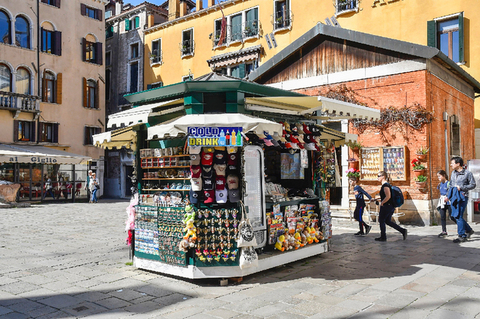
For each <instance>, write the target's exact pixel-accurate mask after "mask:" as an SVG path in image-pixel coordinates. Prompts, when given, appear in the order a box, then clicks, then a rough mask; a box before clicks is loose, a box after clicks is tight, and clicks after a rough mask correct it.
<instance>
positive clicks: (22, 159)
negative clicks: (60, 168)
mask: <svg viewBox="0 0 480 319" xmlns="http://www.w3.org/2000/svg"><path fill="white" fill-rule="evenodd" d="M8 162H10V163H35V164H56V163H57V159H56V158H53V157H40V156H31V157H28V156H12V157H9V160H8Z"/></svg>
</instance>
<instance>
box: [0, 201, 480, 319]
mask: <svg viewBox="0 0 480 319" xmlns="http://www.w3.org/2000/svg"><path fill="white" fill-rule="evenodd" d="M127 205H128V203H127V202H113V201H110V202H106V201H103V202H101V203H98V204H86V203H78V204H58V205H55V204H50V205H39V206H32V207H29V208H17V209H13V208H11V209H1V210H0V213H1V214H2V216H3V220H2V226H1V237H0V318H1V319H3V318H81V317H88V318H115V319H118V318H126V317H128V318H195V319H202V318H288V319H295V318H368V319H371V318H392V319H393V318H402V319H406V318H415V319H417V318H435V319H436V318H455V319H459V318H480V275H479V271H480V227H479V226H478V225H473V228H474V229H475V230H476V231H477V233H476V234H474V235H473V236H472V238H471V239H470V240H469V241H468V242H466V243H462V244H454V243H452V239H454V238H455V237H454V236H453V235H454V233H455V226H454V225H449V226H448V231H449V233H450V236H449V237H447V238H446V239H439V238H437V236H436V235H437V234H438V233H439V232H440V229H439V227H413V226H407V228H408V230H409V235H408V238H407V240H406V241H403V240H402V238H401V235H400V234H399V233H397V232H395V231H394V230H393V229H391V228H388V229H387V236H388V241H387V242H384V243H380V242H375V241H374V240H373V239H374V238H375V237H378V232H379V230H378V226H375V227H374V228H373V230H372V233H370V235H368V236H366V237H355V236H353V233H355V232H356V231H357V229H356V224H354V223H353V222H350V221H349V220H338V219H335V220H334V228H333V229H334V237H333V240H332V251H331V252H328V253H324V254H321V255H319V256H315V257H310V258H308V259H305V260H302V261H298V262H295V263H291V264H288V265H285V266H281V267H277V268H275V269H272V270H268V271H264V272H262V273H258V274H254V275H251V276H248V277H245V278H244V280H243V282H241V283H239V284H230V285H228V286H223V287H222V286H219V282H218V280H200V281H192V280H184V279H179V278H174V277H169V276H164V275H160V274H156V273H151V272H147V271H143V270H139V269H135V268H134V267H132V266H130V265H128V262H129V261H130V260H129V254H128V247H127V246H126V245H125V237H126V233H125V232H124V221H125V219H126V213H125V208H126V206H127Z"/></svg>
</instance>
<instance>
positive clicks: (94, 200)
mask: <svg viewBox="0 0 480 319" xmlns="http://www.w3.org/2000/svg"><path fill="white" fill-rule="evenodd" d="M97 190H98V189H96V188H95V189H94V190H93V191H92V199H91V201H92V202H97Z"/></svg>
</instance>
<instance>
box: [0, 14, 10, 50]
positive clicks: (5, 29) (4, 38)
mask: <svg viewBox="0 0 480 319" xmlns="http://www.w3.org/2000/svg"><path fill="white" fill-rule="evenodd" d="M10 33H11V31H10V18H9V17H8V15H7V14H6V13H5V12H4V11H1V10H0V42H2V43H7V44H11V43H12V40H11V35H10Z"/></svg>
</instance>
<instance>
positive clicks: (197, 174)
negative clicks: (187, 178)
mask: <svg viewBox="0 0 480 319" xmlns="http://www.w3.org/2000/svg"><path fill="white" fill-rule="evenodd" d="M190 172H191V173H192V178H199V177H200V174H201V173H202V167H201V166H200V165H193V166H191V167H190Z"/></svg>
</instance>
